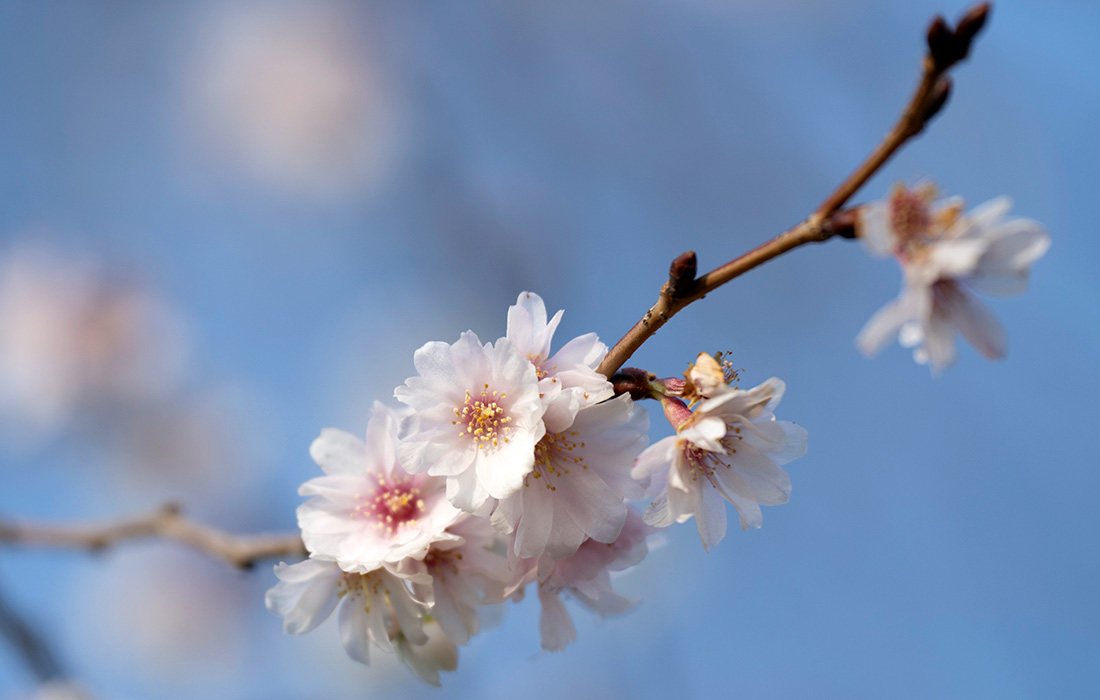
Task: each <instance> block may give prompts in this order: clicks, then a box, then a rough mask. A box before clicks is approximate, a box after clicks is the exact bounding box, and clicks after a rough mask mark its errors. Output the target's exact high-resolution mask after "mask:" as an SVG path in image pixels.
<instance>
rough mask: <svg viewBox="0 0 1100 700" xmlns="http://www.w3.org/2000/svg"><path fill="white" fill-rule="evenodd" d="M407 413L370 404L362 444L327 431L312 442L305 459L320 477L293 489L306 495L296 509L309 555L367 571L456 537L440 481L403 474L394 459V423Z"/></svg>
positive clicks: (457, 514) (457, 512)
mask: <svg viewBox="0 0 1100 700" xmlns="http://www.w3.org/2000/svg"><path fill="white" fill-rule="evenodd" d="M407 413H408V411H404V412H399V411H393V410H391V409H389V408H387V407H386V406H385V405H383V404H381V403H375V405H374V412H373V414H372V415H371V418H370V421H369V422H368V423H367V434H366V441H365V442H364V441H363V440H360V439H359V438H357V437H355V436H354V435H351V434H349V433H345V432H343V431H341V430H333V429H326V430H324V431H322V432H321V436H320V437H319V438H317V439H316V440H314V441H313V445H311V446H310V454H311V455H312V456H313V458H314V460H316V461H317V464H318V465H320V467H321V469H322V470H324V472H325V476H321V477H317V478H315V479H310V480H309V481H307V482H306V483H304V484H302V486H301V488H300V489H299V490H298V493H299V494H301V495H303V496H312V498H311V499H310V500H309V501H307V502H305V503H303V504H302V505H301V506H299V508H298V526H299V527H300V528H301V529H302V540H303V542H305V545H306V549H308V550H309V551H310V553H311V554H312V556H313V557H314V558H319V559H328V560H332V561H335V562H337V563H338V564H339V565H340V568H341V569H343V570H344V571H352V572H359V573H367V572H370V571H373V570H374V569H377V568H378V567H380V566H382V565H384V564H397V563H399V562H401V561H402V560H403V559H405V558H406V557H412V558H415V559H422V558H423V557H424V556H425V555H426V554H427V552H428V545H429V544H430V543H432V542H435V541H438V540H454V539H456V538H455V536H454V535H450V534H448V533H447V532H445V529H446V528H447V526H448V525H450V524H451V523H453V522H454V521H455V520H456V519H458V518H459V517H460V516H461V515H462V511H460V510H458V509H457V508H455V507H454V506H452V505H451V504H450V502H448V500H447V497H446V480H445V479H443V478H440V477H433V476H428V475H427V474H409V473H408V472H406V471H405V470H404V469H403V468H402V467H401V464H400V463H399V462H398V460H397V426H398V421H399V419H400V418H401V417H402V416H403V415H406V414H407Z"/></svg>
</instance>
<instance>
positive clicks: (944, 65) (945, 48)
mask: <svg viewBox="0 0 1100 700" xmlns="http://www.w3.org/2000/svg"><path fill="white" fill-rule="evenodd" d="M989 11H990V5H989V3H982V4H980V5H976V6H975V7H973V8H972V9H971V10H969V11H968V12H967V13H966V14H964V15H963V16H962V18H960V20H959V22H958V25H957V26H956V28H955V29H954V30H952V29H950V28H949V27H948V26H947V23H946V22H945V21H944V19H943V18H942V17H937V18H936V19H935V20H934V21H933V22H932V24H931V25H930V27H929V29H928V52H927V54H926V55H925V57H924V61H923V63H922V70H921V79H920V82H919V83H918V84H917V89H916V90H915V91H914V92H913V96H912V97H911V98H910V99H909V103H908V104H907V105H906V107H905V109H904V111H903V112H902V113H901V116H900V117H899V118H898V121H897V123H896V124H895V125H894V128H892V129H891V130H890V131H889V133H887V135H886V137H885V138H884V139H883V140H882V142H881V143H879V145H878V146H877V147H876V148H875V149H874V150H873V151H872V152H871V154H870V155H869V156H867V158H866V159H865V160H864V161H863V163H862V164H861V165H860V166H859V167H858V168H856V170H855V171H854V172H853V173H852V174H851V175H849V176H848V177H847V178H846V179H845V180H844V182H842V183H841V184H840V186H839V187H837V188H836V190H834V191H833V193H832V194H830V195H829V197H828V198H827V199H826V200H825V201H824V202H822V204H821V206H819V207H818V208H817V209H816V210H815V211H814V212H813V214H811V215H810V216H809V217H808V218H807V219H806V220H805V221H803V222H802V223H800V224H798V225H797V226H795V227H794V228H791V229H789V230H787V231H786V232H784V233H782V234H780V235H779V236H777V237H775V238H773V239H772V240H770V241H768V242H767V243H764V244H763V245H761V246H759V247H757V248H755V249H753V250H751V251H749V252H748V253H745V254H744V255H742V256H741V257H738V258H735V259H733V260H731V261H729V262H727V263H726V264H724V265H722V266H720V267H718V268H715V269H714V270H712V271H710V272H708V273H706V274H705V275H703V276H701V277H698V278H694V270H695V267H694V266H695V254H694V253H685V254H684V255H681V256H680V257H679V258H677V259H676V260H675V261H673V263H672V266H671V268H670V271H669V281H668V282H667V283H665V285H664V286H663V287H661V293H660V296H659V297H658V299H657V303H655V304H654V305H653V306H652V307H651V308H650V309H649V311H647V312H646V314H645V316H643V317H642V318H641V320H639V321H638V322H637V323H636V324H634V327H633V328H631V329H630V330H629V331H627V333H626V335H624V336H623V337H622V339H621V340H619V342H618V343H616V344H615V346H614V347H613V348H611V350H610V351H609V352H608V353H607V357H605V358H604V360H603V362H602V363H600V366H599V367H598V368H597V370H596V371H598V372H600V373H601V374H603V375H604V376H606V377H611V376H612V375H614V374H615V372H617V371H618V370H619V368H621V367H622V366H623V364H625V363H626V361H627V360H628V359H630V356H631V355H633V354H634V352H635V351H636V350H637V349H638V348H639V347H641V346H642V344H643V343H644V342H645V341H646V340H648V339H649V338H650V337H652V336H653V334H654V333H656V332H657V330H658V329H660V327H661V326H663V325H665V323H667V322H668V320H669V319H671V318H672V317H673V316H675V315H676V314H677V313H678V312H679V311H680V310H681V309H683V308H684V307H685V306H687V305H688V304H691V303H692V302H694V301H698V300H699V299H702V298H703V297H705V296H706V295H707V294H709V293H710V292H712V291H714V290H715V289H717V288H718V287H720V286H722V285H723V284H725V283H727V282H729V281H730V280H732V279H734V278H736V277H739V276H741V275H743V274H744V273H746V272H748V271H749V270H751V269H753V268H754V267H757V266H759V265H762V264H764V263H766V262H767V261H769V260H771V259H772V258H775V257H778V256H780V255H782V254H783V253H786V252H787V251H789V250H793V249H794V248H798V247H799V246H802V245H805V244H807V243H820V242H823V241H826V240H828V239H829V238H832V237H833V236H835V235H844V234H840V231H839V229H841V228H845V229H846V230H847V228H848V227H849V226H850V225H851V223H852V221H851V219H852V216H851V214H847V213H845V212H842V211H841V207H843V206H844V205H845V204H847V203H848V200H849V199H851V198H852V195H854V194H855V193H856V191H858V190H859V188H860V187H862V186H863V185H864V183H866V182H867V180H869V179H870V178H871V176H872V175H874V174H875V173H876V172H878V171H879V169H881V168H882V166H883V165H884V164H885V163H886V162H887V161H888V160H889V159H890V158H891V157H892V156H893V155H894V154H895V153H897V151H898V149H900V148H901V147H902V146H903V145H904V144H905V143H906V142H908V141H909V140H910V139H912V138H913V137H914V136H916V135H918V134H919V133H921V132H922V131H923V130H924V127H925V125H927V124H928V122H929V121H931V119H932V118H933V117H934V116H936V114H937V113H938V112H939V111H940V109H941V108H942V107H943V106H944V104H945V103H946V102H947V98H948V96H949V95H950V92H951V80H950V78H948V77H946V75H945V74H946V72H947V71H948V70H949V69H950V68H951V67H952V66H953V65H955V64H956V63H958V62H959V61H961V60H962V59H964V58H966V56H967V55H968V54H969V52H970V46H971V43H972V41H973V39H974V37H975V36H976V35H977V34H978V32H979V31H980V30H981V29H982V27H983V26H984V24H985V21H986V19H987V18H988V16H989ZM845 237H852V236H849V235H845ZM688 271H690V275H689V274H688ZM693 278H694V279H693Z"/></svg>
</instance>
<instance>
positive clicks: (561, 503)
mask: <svg viewBox="0 0 1100 700" xmlns="http://www.w3.org/2000/svg"><path fill="white" fill-rule="evenodd" d="M648 429H649V416H648V414H647V413H646V412H645V411H644V410H642V409H641V408H639V407H637V406H635V405H634V403H633V402H632V401H631V400H630V397H629V396H619V397H618V398H615V399H612V400H610V401H606V402H604V403H602V404H599V405H596V406H590V407H588V408H585V409H583V410H581V411H580V412H579V413H578V414H577V416H576V419H575V420H574V421H573V423H572V425H570V426H569V428H568V429H567V430H564V431H562V432H547V433H546V435H544V436H543V438H542V439H541V440H540V441H539V442H538V444H537V445H535V467H534V470H533V471H532V472H531V473H530V474H528V475H527V476H526V477H525V478H524V482H523V488H521V489H519V490H518V491H516V493H514V494H513V495H511V496H509V497H508V498H505V499H501V501H500V503H499V504H498V505H497V508H496V510H495V511H494V513H493V522H494V524H496V525H497V526H498V528H500V529H501V530H503V531H504V532H508V533H511V532H513V531H514V532H515V537H514V542H513V548H514V552H515V554H516V556H519V557H522V558H530V557H538V556H541V555H542V554H543V553H544V552H546V553H548V554H550V556H551V557H553V558H554V559H561V558H563V557H568V556H572V555H573V554H574V553H575V552H576V551H577V548H578V547H579V546H580V545H581V543H582V542H583V541H585V540H586V539H588V538H593V539H595V540H596V541H598V542H604V543H610V542H614V541H615V539H616V538H617V537H618V536H619V531H620V530H621V529H622V527H623V522H624V521H625V519H626V513H627V506H626V502H625V500H624V499H625V498H638V497H640V496H642V495H643V493H644V489H643V488H642V487H641V486H640V485H639V484H638V483H637V482H636V481H634V479H632V478H631V477H630V467H631V464H632V463H633V461H634V458H635V457H637V456H638V454H639V453H640V452H641V451H642V449H643V448H644V447H645V445H646V443H647V439H646V433H647V432H648Z"/></svg>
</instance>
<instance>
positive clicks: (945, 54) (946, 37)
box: [928, 15, 960, 71]
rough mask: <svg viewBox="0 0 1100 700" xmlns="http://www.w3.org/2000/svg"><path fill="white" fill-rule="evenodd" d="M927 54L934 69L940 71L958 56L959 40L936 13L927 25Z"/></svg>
mask: <svg viewBox="0 0 1100 700" xmlns="http://www.w3.org/2000/svg"><path fill="white" fill-rule="evenodd" d="M928 55H930V56H931V57H932V61H933V62H934V63H935V64H936V69H937V70H941V71H942V70H945V69H946V68H948V67H949V66H950V65H951V64H952V63H954V62H955V61H957V60H959V58H960V56H959V42H958V41H957V40H956V39H955V33H954V32H953V31H951V27H949V26H947V20H945V19H944V18H943V16H942V15H938V16H937V17H936V19H934V20H932V24H930V25H928Z"/></svg>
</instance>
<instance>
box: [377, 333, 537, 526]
mask: <svg viewBox="0 0 1100 700" xmlns="http://www.w3.org/2000/svg"><path fill="white" fill-rule="evenodd" d="M413 360H414V363H415V365H416V369H417V371H418V372H419V373H420V375H419V376H416V377H410V378H409V379H407V380H406V381H405V386H400V387H397V389H396V390H395V391H394V396H396V397H397V399H398V400H399V401H401V402H402V403H405V404H407V405H409V406H411V407H412V408H413V409H414V411H415V412H414V414H413V415H412V416H411V417H410V418H409V419H408V420H407V421H405V422H404V423H403V424H402V427H401V436H400V437H401V444H400V445H399V446H398V455H399V457H400V459H401V463H402V464H403V465H404V466H405V468H406V469H407V470H408V471H409V472H411V473H414V474H419V473H423V472H427V473H428V474H430V475H432V476H443V477H446V478H447V497H448V498H449V499H450V500H451V503H453V504H454V505H455V506H456V507H458V508H461V509H462V510H465V511H468V512H476V513H480V514H485V513H487V512H488V511H489V510H490V509H491V507H492V505H494V502H493V501H492V500H491V499H497V498H506V497H508V496H510V495H512V494H513V493H515V491H516V490H517V489H519V488H520V487H521V486H522V485H523V478H524V477H525V476H526V475H527V474H528V473H530V472H531V469H532V467H534V464H535V443H537V442H538V441H539V440H540V439H541V438H542V436H543V434H544V433H545V430H546V429H545V426H544V425H543V422H542V415H543V412H544V410H545V407H544V406H543V404H542V402H541V401H540V400H539V381H538V376H537V374H536V372H535V367H534V365H532V364H531V362H529V361H528V360H527V359H526V358H524V357H523V355H521V354H520V353H519V352H518V351H517V350H516V348H515V347H514V346H513V345H512V343H511V341H509V340H508V339H507V338H501V339H500V340H498V341H497V342H496V343H495V344H492V345H489V344H487V345H484V346H483V345H482V344H481V342H480V341H479V340H478V337H477V335H475V334H474V333H473V332H472V331H467V332H466V333H463V334H462V336H461V337H460V338H459V339H458V342H456V343H455V344H454V345H448V344H446V343H439V342H433V343H428V344H426V345H424V346H423V347H422V348H420V349H419V350H417V351H416V355H415V356H414V358H413Z"/></svg>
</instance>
